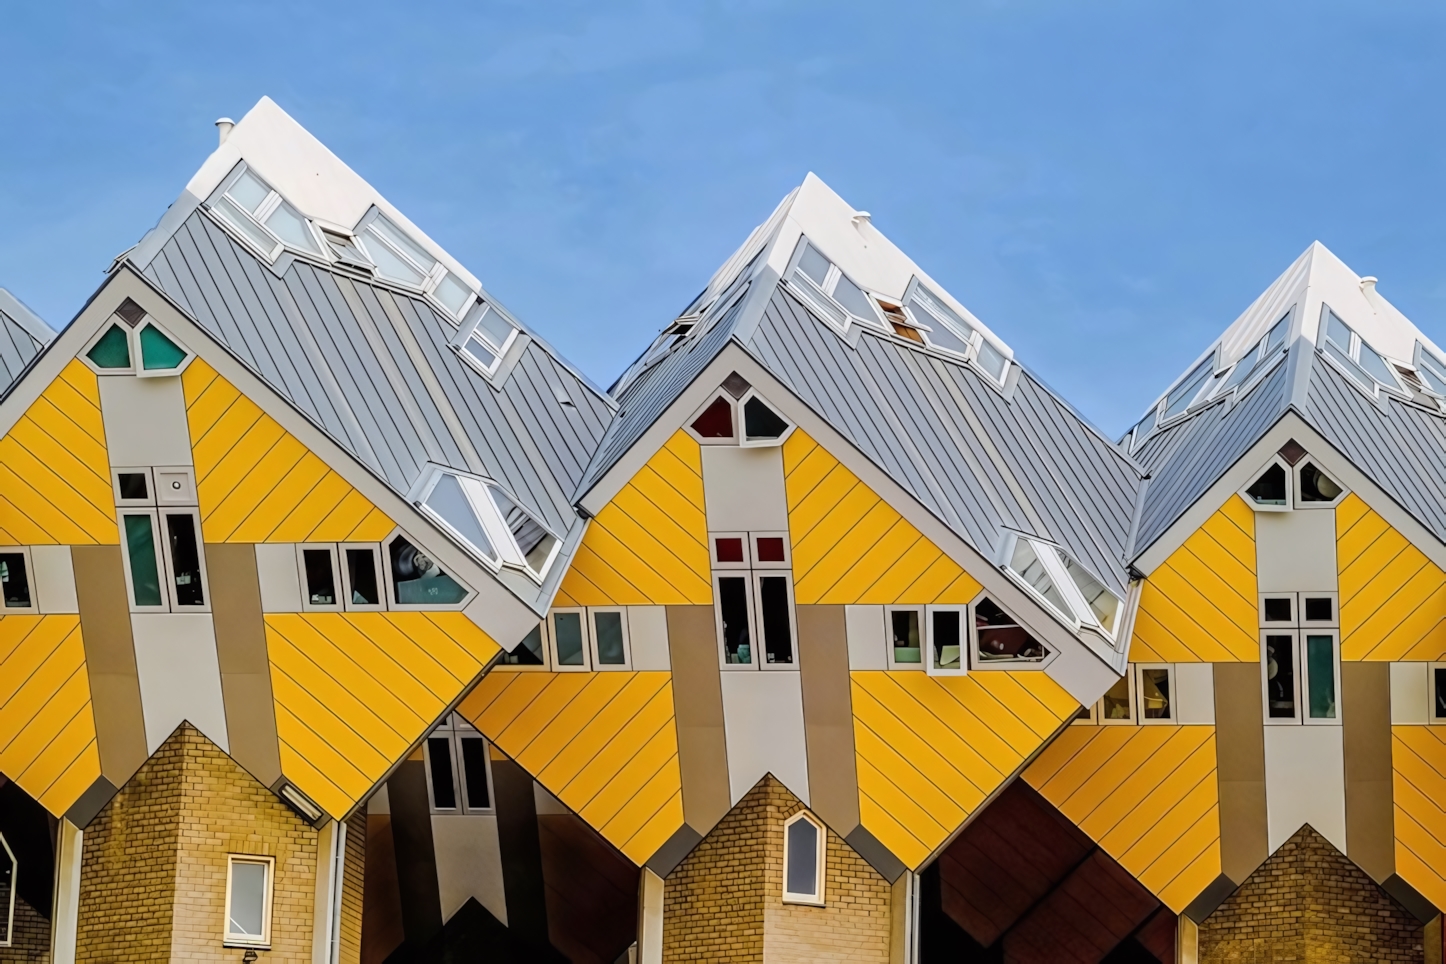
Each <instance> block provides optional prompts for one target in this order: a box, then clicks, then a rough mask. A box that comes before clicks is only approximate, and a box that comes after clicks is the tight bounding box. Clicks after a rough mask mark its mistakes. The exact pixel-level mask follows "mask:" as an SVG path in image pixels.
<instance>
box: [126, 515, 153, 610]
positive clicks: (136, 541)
mask: <svg viewBox="0 0 1446 964" xmlns="http://www.w3.org/2000/svg"><path fill="white" fill-rule="evenodd" d="M124 518H125V527H126V553H127V554H128V555H129V556H130V561H131V592H132V593H134V595H135V600H136V605H137V606H159V605H161V604H162V603H161V574H160V570H159V569H158V568H157V566H156V531H155V529H154V528H153V527H152V526H151V517H150V516H148V515H128V516H125V517H124Z"/></svg>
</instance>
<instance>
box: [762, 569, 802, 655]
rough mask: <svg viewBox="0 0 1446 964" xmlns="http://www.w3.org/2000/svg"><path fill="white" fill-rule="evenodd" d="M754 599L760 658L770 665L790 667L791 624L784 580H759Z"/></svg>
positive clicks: (786, 586)
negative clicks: (759, 619)
mask: <svg viewBox="0 0 1446 964" xmlns="http://www.w3.org/2000/svg"><path fill="white" fill-rule="evenodd" d="M758 595H759V608H760V610H761V615H762V617H763V620H762V621H763V650H764V654H765V656H766V658H767V660H768V662H770V663H775V664H784V663H792V662H793V620H792V618H790V616H789V613H788V578H787V577H785V576H760V577H759V579H758Z"/></svg>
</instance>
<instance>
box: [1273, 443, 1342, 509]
mask: <svg viewBox="0 0 1446 964" xmlns="http://www.w3.org/2000/svg"><path fill="white" fill-rule="evenodd" d="M1307 465H1314V466H1315V468H1316V471H1317V472H1319V473H1320V474H1322V475H1324V476H1325V477H1326V478H1328V479H1330V480H1331V481H1332V482H1335V484H1336V485H1337V486H1339V487H1340V490H1341V494H1340V495H1338V496H1336V497H1335V498H1334V499H1332V500H1331V501H1329V502H1306V501H1305V500H1304V499H1302V498H1301V495H1300V493H1301V491H1302V490H1301V478H1300V473H1301V471H1302V470H1303V469H1304V468H1305V467H1306V466H1307ZM1256 478H1260V476H1256ZM1290 484H1291V486H1292V491H1291V493H1290V500H1291V505H1292V506H1293V507H1295V508H1297V509H1334V508H1335V507H1336V506H1338V505H1340V504H1341V502H1343V501H1344V500H1345V498H1346V496H1348V495H1350V494H1351V490H1350V489H1348V488H1346V486H1345V484H1344V483H1341V482H1336V477H1335V473H1334V472H1327V471H1326V470H1325V469H1323V468H1321V465H1320V462H1319V461H1317V460H1316V459H1313V458H1311V457H1310V456H1309V455H1303V456H1301V458H1300V461H1298V462H1296V463H1295V465H1294V466H1293V467H1292V469H1291V476H1290Z"/></svg>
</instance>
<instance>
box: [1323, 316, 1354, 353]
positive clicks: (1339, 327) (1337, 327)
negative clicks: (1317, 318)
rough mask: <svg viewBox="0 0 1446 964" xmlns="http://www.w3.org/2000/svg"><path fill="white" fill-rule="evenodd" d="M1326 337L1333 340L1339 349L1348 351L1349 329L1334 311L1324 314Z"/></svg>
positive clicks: (1349, 345) (1349, 346) (1349, 341)
mask: <svg viewBox="0 0 1446 964" xmlns="http://www.w3.org/2000/svg"><path fill="white" fill-rule="evenodd" d="M1326 338H1328V339H1330V340H1331V341H1333V342H1335V343H1336V345H1337V346H1338V347H1339V348H1340V349H1341V351H1343V352H1346V353H1349V352H1350V350H1351V330H1350V329H1349V328H1347V327H1346V323H1345V322H1344V321H1341V320H1340V319H1339V318H1337V317H1336V316H1335V313H1334V312H1331V313H1329V314H1327V315H1326Z"/></svg>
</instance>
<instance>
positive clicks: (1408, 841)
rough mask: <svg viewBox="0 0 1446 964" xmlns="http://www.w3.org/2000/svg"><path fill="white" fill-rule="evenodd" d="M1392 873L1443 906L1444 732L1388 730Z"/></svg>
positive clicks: (1445, 855)
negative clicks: (1391, 776)
mask: <svg viewBox="0 0 1446 964" xmlns="http://www.w3.org/2000/svg"><path fill="white" fill-rule="evenodd" d="M1391 767H1392V769H1393V771H1394V780H1393V782H1394V787H1393V796H1394V798H1395V816H1396V821H1395V823H1396V873H1397V874H1399V875H1400V876H1401V879H1402V880H1404V881H1406V883H1408V884H1410V885H1411V886H1412V887H1414V888H1416V890H1417V891H1419V892H1420V894H1421V896H1422V897H1425V898H1426V899H1427V900H1429V901H1430V902H1431V903H1432V904H1434V905H1435V906H1437V907H1446V728H1443V727H1436V726H1393V727H1391Z"/></svg>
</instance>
